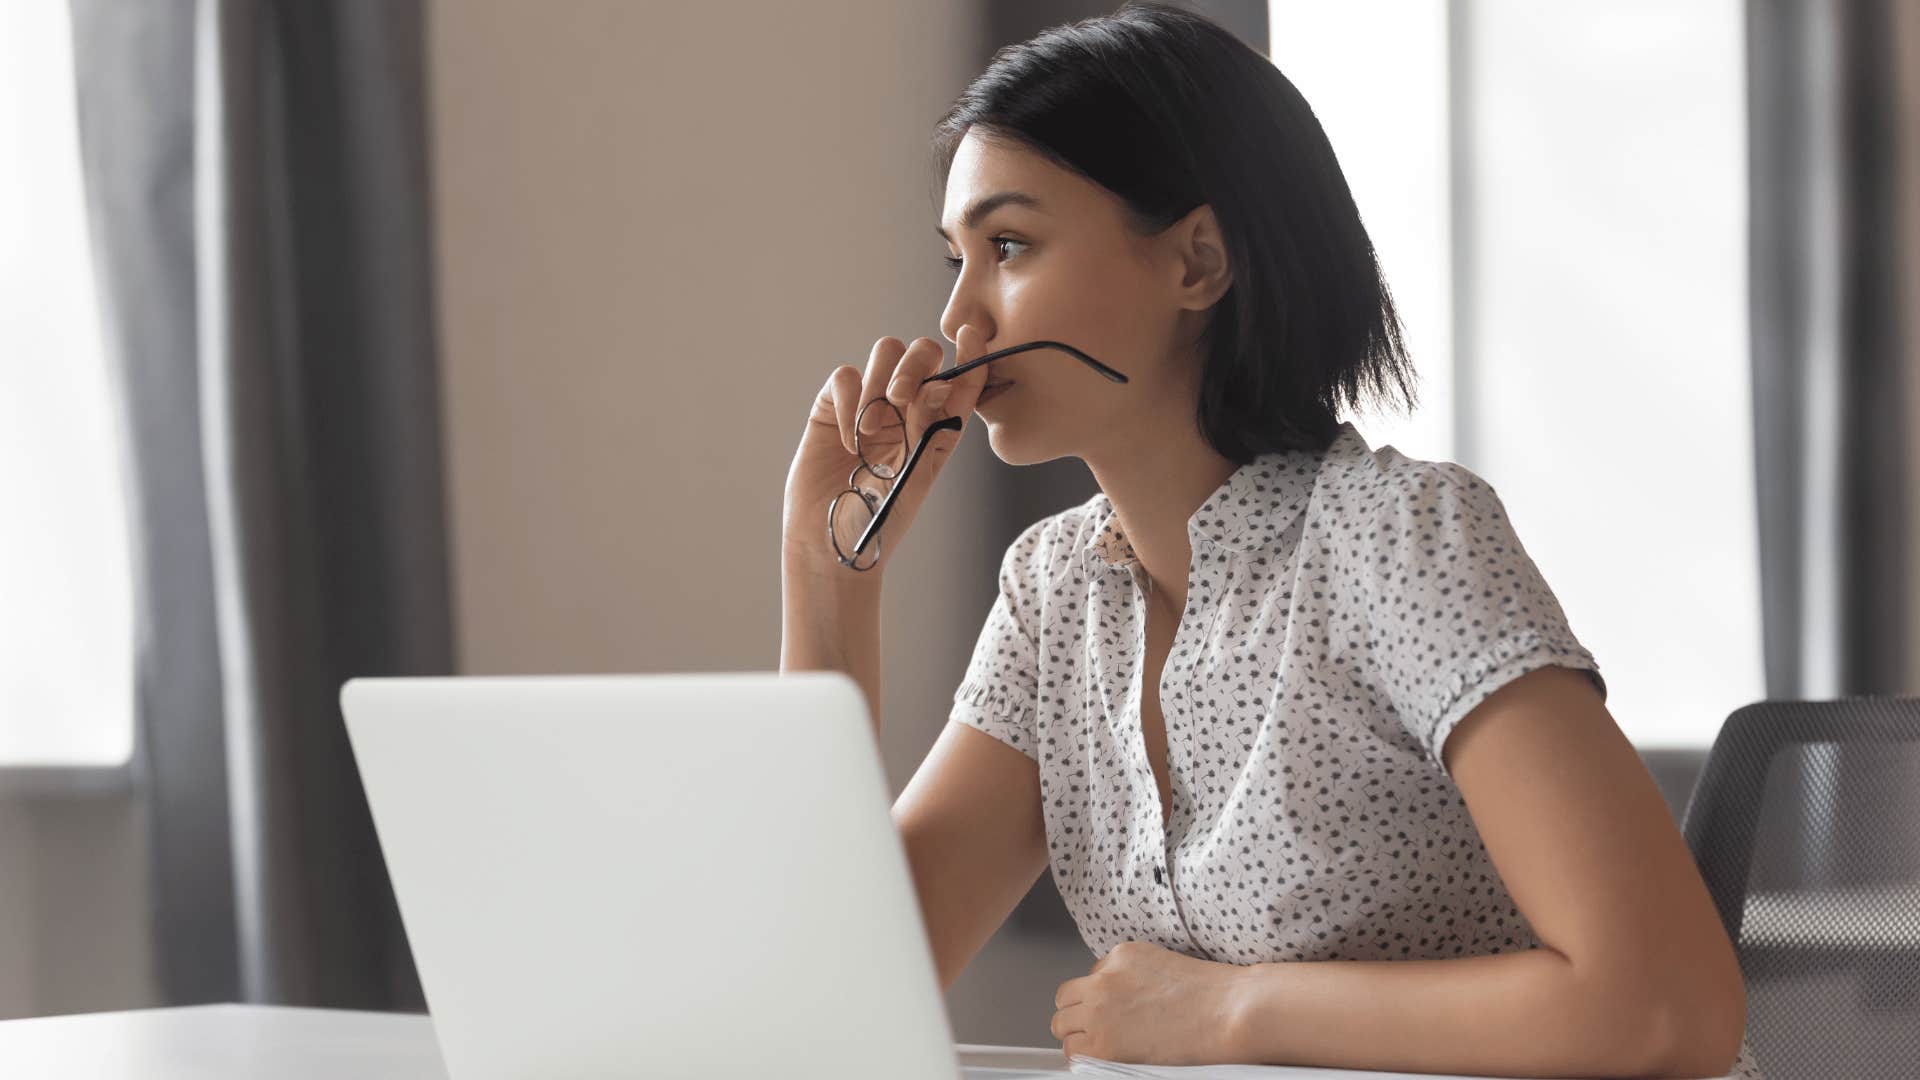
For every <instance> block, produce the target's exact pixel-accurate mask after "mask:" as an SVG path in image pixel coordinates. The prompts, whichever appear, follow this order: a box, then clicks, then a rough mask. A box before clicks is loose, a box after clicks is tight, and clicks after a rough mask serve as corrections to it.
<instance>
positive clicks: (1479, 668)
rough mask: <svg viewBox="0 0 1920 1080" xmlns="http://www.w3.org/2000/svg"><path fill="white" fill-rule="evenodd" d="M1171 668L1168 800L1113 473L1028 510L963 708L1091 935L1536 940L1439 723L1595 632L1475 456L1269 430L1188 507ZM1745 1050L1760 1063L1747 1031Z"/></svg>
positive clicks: (1134, 569)
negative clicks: (1448, 754) (1246, 458)
mask: <svg viewBox="0 0 1920 1080" xmlns="http://www.w3.org/2000/svg"><path fill="white" fill-rule="evenodd" d="M1187 535H1188V538H1189V540H1190V541H1191V542H1192V548H1193V555H1192V561H1191V562H1190V563H1189V564H1188V568H1187V573H1188V589H1187V597H1186V607H1185V610H1184V611H1183V612H1182V613H1181V616H1180V625H1179V628H1178V630H1177V631H1176V632H1175V635H1174V639H1173V644H1172V647H1171V648H1170V649H1169V651H1168V653H1167V657H1166V661H1165V664H1164V667H1163V669H1162V671H1161V675H1160V686H1159V690H1160V707H1161V713H1162V716H1163V717H1164V719H1165V724H1166V742H1167V773H1168V780H1169V782H1170V786H1171V788H1172V809H1171V816H1170V818H1169V819H1168V820H1167V821H1166V823H1165V825H1164V827H1163V825H1162V808H1161V806H1160V793H1159V789H1158V787H1157V785H1156V784H1155V782H1154V778H1153V772H1152V769H1151V767H1150V766H1149V765H1148V763H1147V753H1146V743H1145V740H1144V738H1143V736H1142V734H1141V727H1140V693H1141V687H1140V673H1141V665H1142V659H1143V653H1144V652H1145V640H1146V635H1145V616H1146V601H1147V594H1146V584H1147V581H1146V576H1145V572H1144V570H1143V569H1142V568H1141V566H1140V563H1139V561H1138V559H1137V558H1136V557H1135V556H1134V553H1133V549H1132V547H1131V545H1130V544H1129V543H1128V541H1127V539H1126V537H1125V535H1124V534H1123V533H1122V531H1121V525H1120V519H1119V517H1118V516H1117V515H1116V514H1114V512H1113V506H1112V503H1111V502H1110V501H1109V500H1108V499H1107V497H1106V495H1105V494H1096V495H1094V496H1093V497H1092V498H1090V499H1088V500H1087V501H1086V502H1084V503H1082V504H1080V505H1079V506H1076V507H1072V508H1070V509H1068V510H1064V511H1061V512H1060V513H1057V514H1054V515H1052V516H1051V517H1047V518H1044V519H1042V520H1040V521H1038V522H1035V523H1034V524H1033V525H1031V526H1029V527H1028V528H1027V529H1026V530H1025V531H1024V532H1022V533H1021V534H1020V536H1019V537H1018V538H1016V539H1015V540H1014V542H1013V543H1012V544H1011V545H1010V546H1009V547H1008V549H1007V552H1006V556H1005V558H1004V560H1003V561H1002V564H1001V568H1000V590H999V595H998V597H997V598H996V599H995V601H994V604H993V607H992V608H991V610H990V611H989V612H988V613H987V618H986V624H985V626H984V627H983V628H982V630H981V632H980V637H979V641H978V643H977V644H976V646H975V648H974V652H973V656H972V659H971V661H970V662H969V664H968V667H967V670H966V674H965V676H964V677H963V679H962V681H961V683H960V686H959V689H958V690H957V691H956V692H955V694H954V704H953V710H952V713H951V718H952V719H954V720H957V721H959V722H961V723H963V724H966V725H968V726H970V727H974V728H977V729H979V730H981V731H984V732H986V733H987V734H989V735H991V736H993V737H994V738H996V739H999V740H1000V741H1002V742H1004V743H1007V744H1008V745H1011V746H1013V747H1014V748H1016V749H1018V750H1020V751H1021V752H1022V753H1024V754H1026V755H1027V756H1028V757H1030V758H1032V759H1034V761H1035V763H1036V764H1037V765H1038V767H1039V771H1040V791H1041V800H1042V803H1043V806H1042V810H1043V813H1044V816H1045V821H1046V833H1047V846H1048V851H1049V853H1050V861H1051V865H1052V870H1053V879H1054V883H1055V884H1056V885H1057V886H1058V888H1059V891H1060V895H1061V896H1062V897H1063V898H1064V899H1065V901H1066V905H1067V908H1068V910H1069V911H1070V912H1071V913H1072V915H1073V919H1074V922H1075V923H1076V924H1077V925H1078V927H1079V929H1080V934H1081V937H1082V938H1084V939H1085V940H1086V943H1087V945H1088V947H1089V948H1091V949H1092V950H1093V953H1094V955H1095V956H1104V955H1106V953H1107V951H1108V950H1110V949H1112V948H1113V946H1115V945H1117V944H1119V943H1120V942H1122V941H1126V940H1130V939H1132V940H1142V941H1151V942H1154V943H1155V944H1158V945H1161V946H1163V947H1165V948H1168V949H1172V950H1174V951H1177V952H1181V953H1184V954H1186V955H1189V956H1196V957H1200V958H1202V959H1208V960H1216V961H1220V962H1223V963H1232V964H1253V963H1261V962H1270V961H1280V960H1422V959H1443V958H1446V957H1454V956H1477V955H1482V954H1488V953H1498V952H1503V951H1514V950H1520V949H1529V948H1533V947H1535V946H1536V945H1537V944H1538V940H1537V939H1536V938H1535V937H1534V936H1533V933H1532V930H1531V928H1530V927H1529V926H1528V924H1527V921H1526V919H1525V918H1524V917H1522V916H1521V914H1520V912H1519V910H1518V908H1516V907H1515V906H1514V903H1513V900H1512V898H1511V897H1510V896H1508V894H1507V891H1506V888H1505V886H1504V885H1503V884H1502V882H1501V880H1500V877H1499V875H1498V874H1497V873H1496V872H1495V871H1494V867H1493V864H1492V862H1491V861H1490V860H1489V858H1488V856H1487V852H1486V849H1485V847H1484V846H1482V844H1481V841H1480V836H1479V833H1478V831H1477V830H1476V829H1475V828H1474V825H1473V820H1472V818H1471V817H1470V816H1469V815H1468V813H1467V808H1466V804H1465V803H1464V802H1463V801H1462V799H1461V797H1460V792H1459V789H1458V788H1456V787H1455V786H1454V784H1453V781H1452V779H1451V777H1450V776H1449V775H1448V774H1447V771H1446V768H1445V765H1444V762H1443V759H1442V757H1441V749H1442V747H1443V746H1444V745H1445V744H1446V739H1447V736H1448V734H1449V733H1451V732H1452V731H1453V728H1454V725H1455V724H1457V723H1459V721H1460V720H1461V718H1462V717H1464V716H1466V714H1467V713H1468V712H1470V711H1472V709H1473V707H1474V706H1476V705H1478V704H1479V703H1480V702H1481V701H1482V700H1484V699H1485V698H1486V697H1487V695H1489V694H1491V693H1492V692H1493V691H1494V690H1496V689H1498V688H1499V687H1501V686H1502V685H1504V684H1505V683H1507V682H1510V681H1512V680H1513V679H1515V678H1518V677H1519V676H1521V675H1523V674H1525V673H1527V672H1529V671H1532V670H1534V669H1536V668H1540V667H1544V666H1547V665H1559V666H1563V667H1569V668H1575V669H1579V670H1582V671H1585V672H1586V673H1587V675H1588V678H1589V679H1591V680H1592V682H1593V685H1594V687H1595V688H1596V689H1597V690H1598V691H1599V692H1600V694H1601V696H1602V698H1604V697H1605V695H1606V683H1605V681H1604V680H1603V679H1602V678H1601V676H1600V671H1599V665H1598V663H1597V662H1596V661H1595V659H1594V657H1593V655H1592V654H1591V653H1590V652H1588V651H1587V649H1586V648H1585V647H1584V646H1582V645H1581V644H1580V642H1579V640H1578V639H1577V638H1575V637H1574V634H1573V631H1572V629H1571V628H1570V627H1569V626H1568V623H1567V618H1566V615H1565V613H1564V612H1563V611H1562V610H1561V607H1560V604H1559V601H1558V600H1557V599H1556V598H1555V597H1554V594H1553V592H1552V590H1551V589H1549V588H1548V587H1547V583H1546V581H1545V580H1544V579H1543V578H1542V577H1541V575H1540V572H1539V570H1538V569H1537V568H1536V567H1535V566H1534V563H1533V561H1532V559H1531V558H1530V557H1529V556H1528V555H1527V553H1526V551H1525V549H1523V548H1522V547H1521V545H1520V540H1519V538H1518V537H1517V536H1516V535H1515V533H1514V530H1513V527H1512V525H1511V524H1510V523H1509V522H1508V520H1507V517H1506V513H1505V510H1504V507H1503V506H1502V504H1501V502H1500V499H1499V497H1498V496H1497V495H1496V494H1495V493H1494V491H1493V489H1492V488H1491V487H1490V486H1488V484H1487V482H1486V481H1485V480H1482V479H1480V478H1479V477H1478V476H1477V475H1475V474H1474V473H1473V472H1472V471H1470V470H1468V469H1467V468H1465V467H1464V466H1461V465H1458V464H1455V463H1452V462H1436V461H1423V460H1419V459H1415V458H1409V457H1406V456H1404V455H1402V454H1401V453H1400V452H1399V451H1397V450H1395V449H1394V448H1392V447H1391V446H1387V447H1383V448H1381V449H1380V450H1371V449H1369V448H1368V446H1367V444H1366V442H1365V440H1364V439H1363V438H1362V437H1361V435H1360V433H1359V432H1358V431H1356V430H1355V429H1354V427H1353V425H1352V424H1351V423H1343V424H1341V425H1340V428H1339V431H1338V433H1337V435H1336V436H1335V438H1334V439H1333V441H1332V443H1331V445H1330V446H1329V447H1328V448H1327V449H1326V450H1325V451H1324V452H1322V451H1291V452H1284V453H1268V454H1263V455H1261V456H1260V457H1258V458H1257V459H1255V460H1254V461H1252V462H1249V463H1248V464H1246V465H1244V466H1241V467H1240V468H1239V469H1237V470H1236V471H1235V472H1234V473H1233V475H1232V476H1230V477H1228V478H1227V480H1226V482H1225V483H1224V484H1222V485H1221V486H1220V487H1219V488H1218V489H1217V490H1215V491H1214V492H1213V494H1212V495H1211V496H1209V497H1208V498H1207V500H1206V501H1205V502H1204V503H1202V504H1201V506H1200V508H1199V509H1198V510H1196V511H1195V512H1194V514H1193V516H1192V517H1191V518H1190V519H1189V520H1188V522H1187ZM1740 1065H1741V1068H1740V1069H1739V1070H1737V1071H1736V1072H1735V1073H1734V1075H1736V1076H1740V1077H1758V1076H1759V1073H1758V1071H1757V1070H1755V1069H1754V1068H1753V1063H1752V1057H1751V1055H1750V1054H1749V1053H1748V1052H1747V1051H1746V1049H1745V1048H1744V1047H1743V1048H1742V1053H1741V1061H1740Z"/></svg>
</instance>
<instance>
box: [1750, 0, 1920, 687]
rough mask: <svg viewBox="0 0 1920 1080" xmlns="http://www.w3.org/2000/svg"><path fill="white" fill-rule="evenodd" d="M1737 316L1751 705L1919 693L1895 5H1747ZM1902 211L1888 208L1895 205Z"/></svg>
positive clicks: (1858, 0)
mask: <svg viewBox="0 0 1920 1080" xmlns="http://www.w3.org/2000/svg"><path fill="white" fill-rule="evenodd" d="M1747 16H1748V18H1747V21H1748V94H1749V96H1748V100H1749V105H1750V113H1749V127H1748V134H1749V138H1750V140H1751V143H1750V145H1751V182H1752V188H1751V195H1750V206H1751V215H1752V216H1751V228H1750V231H1749V237H1750V250H1751V259H1752V276H1751V282H1750V284H1751V301H1752V308H1753V386H1754V402H1753V404H1754V427H1755V432H1756V437H1757V438H1756V446H1755V450H1756V453H1757V468H1758V477H1759V491H1758V494H1759V512H1760V521H1759V526H1760V561H1761V578H1762V580H1761V601H1762V604H1761V607H1762V617H1763V624H1764V638H1765V650H1766V681H1767V696H1768V697H1769V698H1772V699H1794V698H1831V697H1838V696H1843V695H1855V694H1899V693H1915V692H1920V673H1917V672H1916V670H1915V667H1916V659H1920V658H1917V657H1916V648H1915V646H1916V643H1917V641H1920V639H1916V636H1915V633H1916V629H1915V621H1916V612H1915V610H1914V607H1915V600H1914V584H1915V582H1916V580H1917V579H1916V577H1915V574H1916V570H1917V568H1916V566H1915V559H1916V553H1915V543H1916V541H1920V537H1916V536H1915V535H1914V529H1913V524H1912V523H1913V520H1914V514H1915V511H1916V506H1915V501H1914V500H1915V495H1914V489H1913V485H1914V481H1915V479H1916V477H1915V475H1914V471H1915V470H1914V455H1915V451H1916V446H1917V445H1920V440H1916V438H1915V432H1914V428H1915V424H1916V420H1917V419H1920V418H1916V417H1915V416H1914V415H1913V406H1912V403H1913V402H1914V400H1915V398H1914V396H1913V380H1914V378H1915V374H1916V366H1917V365H1916V352H1917V351H1916V343H1915V339H1914V327H1913V324H1912V322H1911V320H1910V319H1909V318H1908V317H1907V314H1906V312H1905V310H1903V309H1904V308H1905V307H1906V304H1905V303H1904V302H1903V300H1902V297H1901V291H1902V290H1903V289H1911V288H1912V282H1913V281H1914V274H1915V273H1916V271H1920V252H1916V251H1915V250H1913V235H1914V234H1913V231H1912V230H1911V229H1909V230H1907V231H1906V232H1904V233H1903V232H1902V230H1901V228H1900V224H1901V222H1902V221H1903V220H1906V216H1907V215H1908V214H1911V213H1913V212H1914V211H1915V207H1914V206H1913V196H1912V194H1911V192H1912V189H1913V184H1914V183H1915V181H1916V179H1920V178H1915V177H1913V176H1911V175H1906V174H1904V173H1903V172H1902V168H1903V166H1902V162H1903V159H1904V160H1907V161H1910V160H1911V159H1912V154H1913V140H1914V139H1915V137H1916V136H1915V132H1916V130H1920V115H1916V106H1917V105H1920V102H1916V101H1915V100H1914V94H1915V82H1914V79H1913V77H1912V75H1911V74H1910V73H1909V74H1908V75H1907V76H1906V77H1905V78H1904V79H1903V78H1902V76H1901V69H1900V64H1899V61H1898V59H1897V58H1898V55H1899V50H1900V49H1901V47H1902V44H1901V43H1902V42H1903V41H1904V42H1905V43H1906V46H1905V47H1906V48H1907V50H1908V51H1909V55H1911V54H1912V50H1913V43H1912V40H1913V35H1914V33H1915V30H1916V25H1917V24H1916V20H1915V18H1914V16H1913V12H1912V11H1911V10H1905V11H1903V10H1902V8H1901V2H1900V0H1749V3H1748V7H1747ZM1903 200H1904V201H1905V205H1904V206H1903V205H1902V204H1903Z"/></svg>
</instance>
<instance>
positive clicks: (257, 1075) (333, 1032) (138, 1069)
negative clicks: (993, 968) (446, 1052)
mask: <svg viewBox="0 0 1920 1080" xmlns="http://www.w3.org/2000/svg"><path fill="white" fill-rule="evenodd" d="M959 1051H960V1064H961V1065H963V1066H967V1067H969V1068H984V1069H1006V1070H1008V1073H1007V1075H1009V1076H1012V1075H1014V1074H1015V1072H1016V1071H1018V1072H1021V1073H1027V1074H1031V1073H1036V1072H1044V1073H1060V1074H1061V1075H1063V1076H1065V1075H1068V1069H1067V1059H1066V1055H1064V1054H1062V1053H1061V1052H1060V1050H1059V1049H1058V1048H1053V1049H1039V1048H1032V1049H1029V1048H1025V1047H1016V1046H977V1045H973V1044H970V1043H962V1044H960V1046H959ZM1232 1068H1233V1066H1226V1067H1225V1069H1227V1070H1231V1069H1232ZM1184 1075H1187V1076H1190V1077H1193V1080H1203V1078H1204V1077H1205V1075H1206V1073H1204V1072H1201V1071H1199V1070H1197V1069H1196V1071H1195V1072H1194V1073H1189V1074H1184ZM1268 1075H1269V1076H1270V1077H1271V1078H1272V1080H1281V1078H1285V1080H1399V1078H1403V1077H1404V1080H1423V1078H1421V1077H1415V1076H1411V1075H1409V1074H1402V1073H1391V1074H1389V1073H1371V1072H1348V1071H1345V1070H1341V1069H1308V1068H1276V1069H1273V1070H1272V1072H1271V1073H1269V1074H1268ZM0 1077H4V1078H6V1080H14V1078H16V1077H18V1078H21V1080H25V1078H28V1077H31V1078H32V1080H230V1078H231V1080H242V1078H244V1080H447V1072H446V1069H445V1068H444V1067H443V1066H442V1064H441V1062H440V1048H439V1046H438V1044H437V1043H435V1041H434V1037H433V1025H432V1022H431V1021H429V1020H428V1019H427V1018H426V1017H425V1016H421V1015H418V1014H408V1013H380V1012H355V1011H349V1010H344V1009H293V1008H285V1007H281V1006H272V1005H196V1006H192V1007H188V1008H179V1009H139V1010H134V1011H131V1012H103V1013H82V1014H80V1015H76V1016H48V1017H39V1018H35V1019H30V1020H6V1021H0ZM768 1080H777V1078H772V1077H770V1078H768ZM1424 1080H1447V1078H1439V1077H1428V1078H1424Z"/></svg>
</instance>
